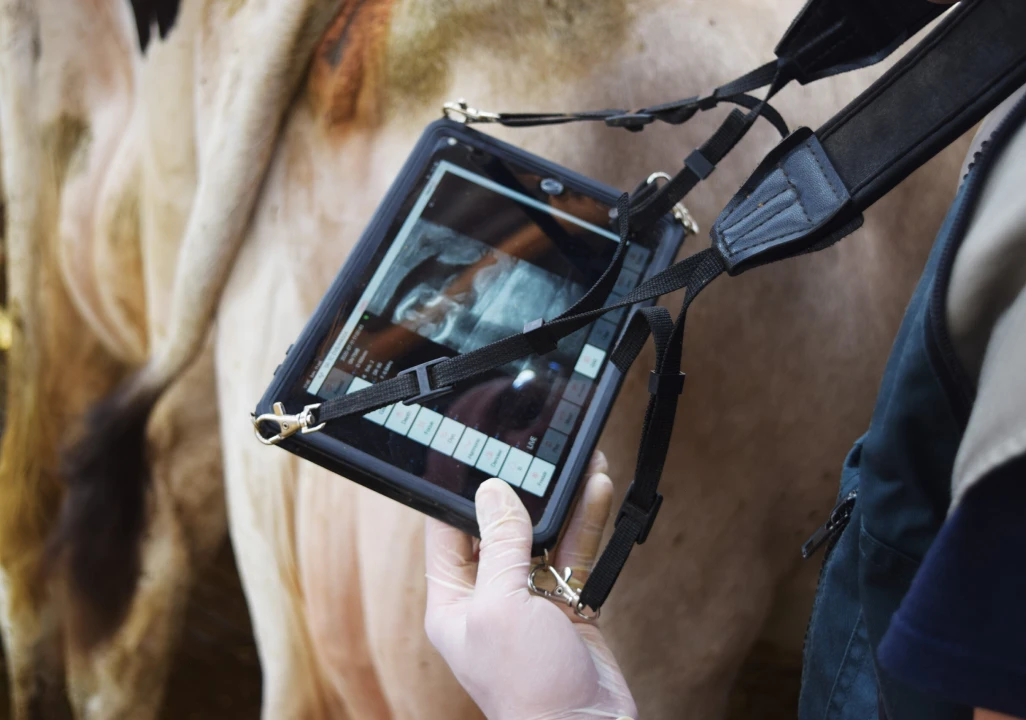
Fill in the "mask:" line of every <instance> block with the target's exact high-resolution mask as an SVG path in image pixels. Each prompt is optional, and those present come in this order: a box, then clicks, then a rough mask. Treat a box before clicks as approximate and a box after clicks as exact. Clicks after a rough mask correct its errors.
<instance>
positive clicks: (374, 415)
mask: <svg viewBox="0 0 1026 720" xmlns="http://www.w3.org/2000/svg"><path fill="white" fill-rule="evenodd" d="M371 385H373V383H370V382H367V381H366V380H364V379H363V378H353V382H351V383H349V389H348V390H346V395H348V394H349V393H354V392H356V391H357V390H363V389H364V388H366V387H370V386H371ZM390 412H392V406H391V405H389V406H388V407H383V408H379V409H378V410H375V411H374V412H369V413H367V414H366V415H364V417H365V418H366V419H368V420H370V421H371V422H372V423H377V424H378V425H384V424H385V422H386V421H387V420H388V414H389V413H390Z"/></svg>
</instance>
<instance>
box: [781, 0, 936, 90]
mask: <svg viewBox="0 0 1026 720" xmlns="http://www.w3.org/2000/svg"><path fill="white" fill-rule="evenodd" d="M946 9H947V8H946V7H945V6H944V5H940V4H937V3H933V2H930V1H929V0H809V2H807V3H806V4H805V7H804V8H803V9H802V11H801V13H800V14H799V15H798V17H797V18H795V20H794V22H793V23H791V27H789V28H788V29H787V33H786V34H785V35H784V38H783V39H782V40H781V41H780V43H779V44H778V45H777V48H776V54H777V57H778V58H780V59H781V60H782V61H784V62H785V63H786V64H787V65H789V66H790V68H789V74H790V75H791V77H793V78H794V79H796V80H797V81H798V82H800V83H801V84H802V85H804V84H806V83H809V82H812V81H813V80H819V79H820V78H825V77H829V76H830V75H836V74H837V73H841V72H846V71H848V70H853V69H855V68H860V67H865V66H867V65H872V64H873V63H877V62H880V61H881V60H883V59H884V58H885V57H887V56H888V55H890V54H891V53H892V52H893V51H894V50H895V49H896V48H897V47H898V46H899V45H901V44H902V43H903V42H905V41H906V40H908V39H909V38H910V37H912V36H913V35H915V34H916V33H917V32H919V31H920V30H921V29H922V28H924V27H926V25H927V23H929V22H930V21H931V20H933V19H934V18H935V17H937V16H938V15H940V14H941V13H942V12H944V10H946Z"/></svg>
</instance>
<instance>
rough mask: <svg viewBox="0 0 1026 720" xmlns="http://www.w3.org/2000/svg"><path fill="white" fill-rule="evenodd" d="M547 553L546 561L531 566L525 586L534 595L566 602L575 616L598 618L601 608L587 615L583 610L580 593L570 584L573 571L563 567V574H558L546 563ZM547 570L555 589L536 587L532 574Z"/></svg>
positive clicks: (589, 618)
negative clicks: (553, 581)
mask: <svg viewBox="0 0 1026 720" xmlns="http://www.w3.org/2000/svg"><path fill="white" fill-rule="evenodd" d="M547 556H548V553H546V562H543V563H542V564H540V565H535V566H534V567H533V568H531V574H530V575H528V576H527V586H528V587H529V588H531V592H533V593H534V594H535V595H541V596H542V597H544V598H548V599H549V600H552V601H553V602H561V603H566V604H567V605H569V606H570V607H572V608H573V609H574V613H576V614H577V617H579V618H582V619H584V620H598V617H599V615H601V614H602V611H601V610H596V611H595V613H594V614H593V615H588V614H587V613H586V612H584V608H585V605H584V603H582V602H581V594H580V593H579V592H577V591H576V590H574V588H573V587H571V585H570V578H571V577H573V574H574V571H573V570H571V569H570V568H564V569H563V574H562V575H560V573H559V571H558V570H556V568H554V567H552V566H551V565H549V564H548V562H547V560H548V557H547ZM542 570H547V571H548V572H549V574H550V575H552V578H553V579H554V580H555V581H556V589H555V590H546V589H545V588H542V587H538V585H537V583H535V581H534V576H535V575H537V574H538V573H539V572H540V571H542Z"/></svg>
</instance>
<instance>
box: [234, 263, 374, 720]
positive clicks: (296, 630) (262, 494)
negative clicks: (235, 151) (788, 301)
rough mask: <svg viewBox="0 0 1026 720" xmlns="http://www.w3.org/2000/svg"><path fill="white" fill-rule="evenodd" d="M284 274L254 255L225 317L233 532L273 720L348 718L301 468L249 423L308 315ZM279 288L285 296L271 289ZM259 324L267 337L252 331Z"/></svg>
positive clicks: (241, 267) (238, 275)
mask: <svg viewBox="0 0 1026 720" xmlns="http://www.w3.org/2000/svg"><path fill="white" fill-rule="evenodd" d="M278 247H279V249H282V247H283V246H281V245H280V244H279V246H278ZM268 251H270V252H268ZM264 261H266V262H264ZM281 267H282V263H281V261H280V258H277V257H275V248H274V246H273V245H271V246H258V247H251V246H247V247H246V248H244V250H243V252H242V254H241V255H240V257H239V262H238V265H237V267H236V272H235V273H234V274H233V276H232V280H231V281H230V282H229V284H228V287H227V288H226V290H225V297H224V300H223V302H222V304H221V308H220V312H219V316H218V320H219V323H218V324H219V327H220V328H221V331H220V332H219V333H218V336H217V340H216V363H217V388H218V390H217V397H218V407H219V408H220V412H221V420H220V422H221V437H222V438H223V450H224V470H225V487H226V491H227V499H228V525H229V531H230V534H231V538H232V545H233V547H234V550H235V558H236V563H237V566H238V568H239V575H240V578H241V580H242V585H243V588H244V589H245V592H246V601H247V603H248V605H249V612H250V617H251V618H252V622H253V632H254V635H255V637H256V644H257V650H258V652H259V654H260V663H261V668H262V671H263V716H264V717H265V718H269V719H271V718H273V719H276V718H329V717H330V718H344V717H347V714H346V713H345V712H344V711H343V710H342V709H341V707H340V706H339V705H338V704H337V700H336V699H333V698H332V697H331V694H330V693H329V692H327V691H326V690H325V685H324V683H323V681H322V678H321V671H320V668H319V663H318V660H317V657H316V655H315V652H314V649H313V643H312V641H311V636H310V629H309V626H308V624H307V620H306V608H305V604H304V598H303V586H302V579H301V575H300V572H299V568H298V566H297V532H298V531H297V527H296V522H297V520H296V507H297V500H296V488H297V481H298V478H299V475H300V461H299V460H298V459H297V458H295V457H294V456H292V455H289V454H288V453H286V452H283V451H282V450H278V449H274V448H267V447H264V446H262V445H260V444H259V443H258V442H257V440H256V439H255V438H254V437H253V428H252V425H251V423H250V418H249V414H250V412H251V411H252V409H253V407H254V405H255V404H256V401H257V399H258V398H259V397H260V394H261V393H262V392H263V390H264V387H265V386H266V383H267V380H268V379H269V378H270V377H271V371H272V370H273V368H274V366H275V364H276V363H277V362H279V361H280V359H281V355H280V353H281V351H282V349H284V348H286V347H288V345H289V343H290V342H292V340H294V339H295V335H296V332H297V329H298V327H299V326H300V325H301V323H302V321H303V318H304V317H305V314H304V313H303V312H302V311H301V310H300V308H299V307H298V306H296V304H295V298H297V297H299V293H298V292H295V290H296V288H294V287H287V285H288V282H287V278H282V277H281V275H280V268H281ZM283 285H285V286H283ZM271 288H274V289H276V292H273V293H272V292H268V289H271ZM254 319H256V321H257V322H259V323H260V324H261V328H262V329H261V332H251V328H252V327H253V323H254V321H255V320H254ZM354 582H355V579H354Z"/></svg>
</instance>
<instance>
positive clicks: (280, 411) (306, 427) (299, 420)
mask: <svg viewBox="0 0 1026 720" xmlns="http://www.w3.org/2000/svg"><path fill="white" fill-rule="evenodd" d="M320 406H321V404H320V403H317V404H315V405H307V406H306V407H304V408H303V410H302V412H299V413H297V414H295V415H289V414H287V413H286V412H285V406H284V405H283V404H282V403H280V402H276V403H275V404H274V405H273V406H272V407H273V409H274V412H273V413H264V414H263V415H259V416H254V417H253V418H252V420H253V433H254V434H255V435H256V436H257V440H259V441H260V442H262V443H263V444H264V445H277V444H278V443H280V442H281V441H282V440H284V439H285V438H287V437H290V436H292V435H295V434H296V433H297V432H298V433H302V434H304V435H305V434H307V433H312V432H317V431H318V430H320V429H321V428H322V427H324V425H325V423H321V424H320V425H316V426H314V427H311V426H310V423H311V422H313V420H314V416H313V411H314V410H316V409H317V408H319V407H320ZM265 422H269V423H274V424H276V425H277V426H278V433H277V434H276V435H272V436H271V437H269V438H268V437H264V436H263V435H262V434H261V433H260V425H261V423H265Z"/></svg>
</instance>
